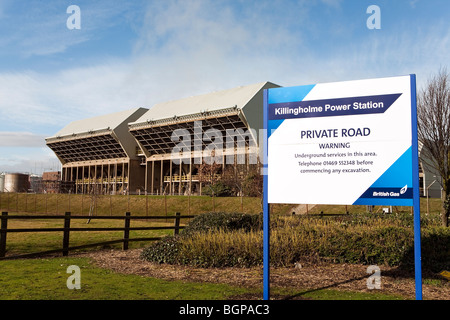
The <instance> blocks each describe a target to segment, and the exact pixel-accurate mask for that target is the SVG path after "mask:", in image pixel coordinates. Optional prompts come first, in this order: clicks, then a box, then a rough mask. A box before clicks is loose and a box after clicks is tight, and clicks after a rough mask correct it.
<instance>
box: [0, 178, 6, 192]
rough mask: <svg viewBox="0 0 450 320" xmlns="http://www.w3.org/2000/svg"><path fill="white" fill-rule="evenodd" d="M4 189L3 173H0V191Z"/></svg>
mask: <svg viewBox="0 0 450 320" xmlns="http://www.w3.org/2000/svg"><path fill="white" fill-rule="evenodd" d="M4 189H5V175H3V174H0V192H3V190H4Z"/></svg>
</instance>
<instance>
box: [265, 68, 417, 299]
mask: <svg viewBox="0 0 450 320" xmlns="http://www.w3.org/2000/svg"><path fill="white" fill-rule="evenodd" d="M407 93H410V95H409V94H407ZM263 97H264V109H263V119H264V120H263V122H264V131H263V132H264V134H265V137H264V139H263V141H264V143H263V169H262V170H263V172H262V174H264V186H263V215H264V217H263V267H264V270H263V286H264V288H263V289H264V290H263V298H264V299H265V300H269V299H270V206H269V203H303V204H319V203H320V204H330V205H331V204H350V205H352V204H353V205H362V204H364V205H393V206H413V208H414V263H415V291H416V299H417V300H421V299H422V268H421V243H420V242H421V229H420V193H419V190H420V184H419V159H418V136H417V105H416V77H415V75H410V76H408V77H393V78H382V79H368V80H358V81H353V82H341V83H331V84H322V85H321V84H316V85H309V86H299V87H290V88H274V89H267V90H264V94H263ZM330 97H331V98H330ZM408 114H410V116H411V122H410V123H408V122H407V121H399V120H400V119H407V118H405V116H407V115H408ZM335 117H339V118H338V119H339V121H337V118H335ZM390 130H391V131H390ZM275 131H277V132H276V134H274V132H275ZM355 137H356V138H355ZM269 138H270V141H271V142H270V144H269ZM330 146H331V147H330ZM272 148H273V150H269V149H272ZM327 148H332V149H333V148H345V149H341V150H329V151H327ZM363 150H364V153H363V152H362V151H363ZM336 156H339V157H342V158H340V159H339V160H343V161H330V160H336V159H335V158H333V159H332V158H331V157H336ZM302 157H309V160H311V158H314V159H317V160H316V161H308V159H307V160H305V161H299V160H302V159H294V158H302ZM328 157H330V158H328ZM291 159H294V160H291ZM328 159H330V160H328ZM270 161H274V163H272V164H270V163H269V162H270ZM269 164H270V165H271V166H270V167H269ZM355 164H356V165H355ZM299 166H300V167H299ZM302 166H303V167H302ZM305 166H308V167H307V168H305ZM269 172H270V173H271V174H272V176H269ZM355 172H357V173H355ZM280 177H282V178H280ZM269 179H270V182H269ZM299 181H302V182H303V183H302V184H298V182H299ZM343 185H345V186H346V188H345V193H342V192H340V190H341V189H342V186H343ZM324 186H326V187H328V188H329V189H327V190H323V189H322V188H323V187H324ZM315 187H317V188H319V187H320V188H321V189H314V188H315ZM302 188H303V189H302ZM269 192H270V196H269ZM324 194H325V195H326V196H323V195H324ZM308 201H310V202H308ZM314 201H322V202H314Z"/></svg>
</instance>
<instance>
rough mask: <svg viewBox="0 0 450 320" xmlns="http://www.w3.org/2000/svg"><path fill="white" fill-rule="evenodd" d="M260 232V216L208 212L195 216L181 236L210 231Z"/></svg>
mask: <svg viewBox="0 0 450 320" xmlns="http://www.w3.org/2000/svg"><path fill="white" fill-rule="evenodd" d="M219 229H222V230H224V231H232V230H244V231H250V230H261V229H262V216H261V215H259V214H248V213H237V212H236V213H226V212H209V213H204V214H200V215H197V216H196V217H195V218H194V219H192V220H191V222H190V223H189V224H188V225H187V226H186V228H184V229H183V231H182V234H183V235H188V234H192V233H198V232H207V231H210V230H219Z"/></svg>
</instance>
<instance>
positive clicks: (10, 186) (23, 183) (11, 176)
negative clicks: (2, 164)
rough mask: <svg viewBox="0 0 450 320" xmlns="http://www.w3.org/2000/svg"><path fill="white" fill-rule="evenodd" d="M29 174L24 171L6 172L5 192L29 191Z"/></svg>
mask: <svg viewBox="0 0 450 320" xmlns="http://www.w3.org/2000/svg"><path fill="white" fill-rule="evenodd" d="M29 185H30V182H29V175H28V174H23V173H7V174H5V182H4V187H3V190H4V192H27V191H28V188H29Z"/></svg>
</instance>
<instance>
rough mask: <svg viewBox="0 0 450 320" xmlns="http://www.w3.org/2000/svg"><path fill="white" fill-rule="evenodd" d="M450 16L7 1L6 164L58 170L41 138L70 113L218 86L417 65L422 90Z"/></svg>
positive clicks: (216, 3)
mask: <svg viewBox="0 0 450 320" xmlns="http://www.w3.org/2000/svg"><path fill="white" fill-rule="evenodd" d="M70 5H78V6H79V8H80V11H81V29H79V30H77V29H73V30H69V29H68V28H67V26H66V21H67V19H69V18H70V16H71V14H70V13H67V12H66V10H67V8H68V7H69V6H70ZM370 5H377V6H379V8H380V10H381V29H374V30H370V29H368V28H367V26H366V21H367V19H368V18H369V17H370V14H367V13H366V10H367V8H368V7H369V6H370ZM449 21H450V1H448V0H395V1H392V0H385V1H380V0H367V1H366V0H298V1H288V0H279V1H276V0H258V1H250V0H223V1H220V0H210V1H207V0H155V1H152V0H135V1H119V0H108V1H93V0H89V1H87V0H71V1H65V0H47V1H44V0H0V30H1V31H0V121H1V122H0V172H1V171H9V172H17V171H18V172H33V173H41V172H42V171H43V170H55V169H58V168H59V162H58V161H57V159H56V157H55V156H54V154H53V153H52V151H51V150H50V149H49V148H47V147H46V146H45V141H44V138H45V137H48V136H51V135H53V134H55V133H56V132H57V131H59V130H60V129H61V128H62V127H64V126H65V125H66V124H67V123H69V122H70V121H73V120H78V119H83V118H87V117H93V116H97V115H102V114H106V113H110V112H115V111H121V110H126V109H130V108H134V107H148V108H149V107H151V106H152V105H154V104H155V103H158V102H161V101H167V100H172V99H178V98H183V97H186V96H192V95H196V94H202V93H207V92H211V91H215V90H222V89H228V88H232V87H236V86H241V85H246V84H252V83H257V82H263V81H271V82H274V83H276V84H279V85H282V86H294V85H305V84H314V83H320V82H332V81H342V80H355V79H365V78H375V77H385V76H397V75H406V74H411V73H415V74H416V75H417V84H418V89H420V88H421V87H422V86H423V85H424V83H425V82H426V81H427V79H428V78H429V77H430V76H431V75H432V74H434V73H436V72H437V71H438V70H439V68H440V67H443V66H447V67H450V66H449V54H450V25H449Z"/></svg>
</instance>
